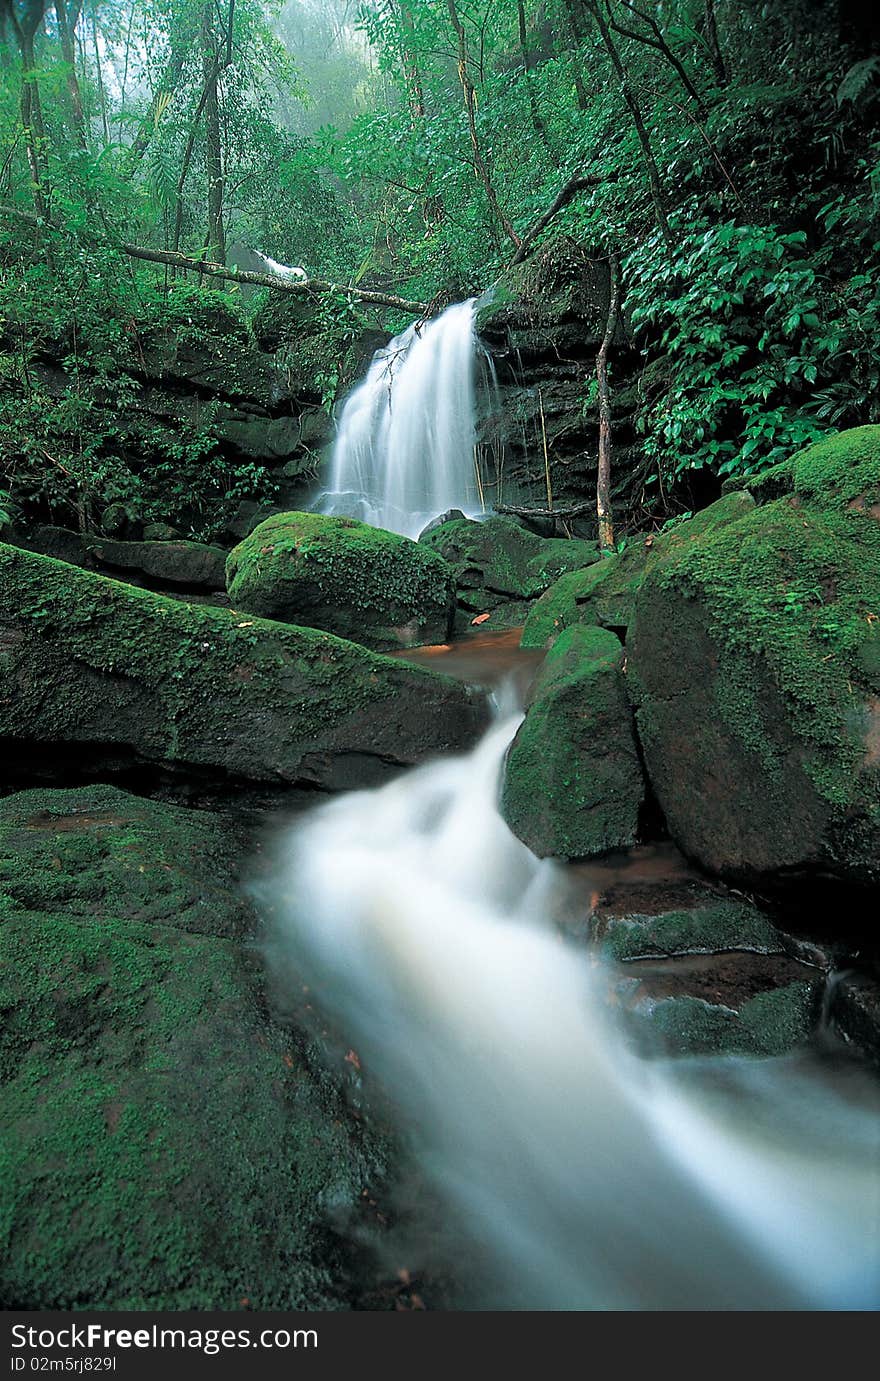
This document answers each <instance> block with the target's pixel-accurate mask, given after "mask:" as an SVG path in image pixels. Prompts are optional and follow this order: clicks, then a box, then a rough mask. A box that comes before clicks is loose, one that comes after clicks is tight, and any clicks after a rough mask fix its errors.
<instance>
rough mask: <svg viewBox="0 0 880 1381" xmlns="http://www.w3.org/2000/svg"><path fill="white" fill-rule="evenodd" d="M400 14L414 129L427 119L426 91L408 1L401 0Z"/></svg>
mask: <svg viewBox="0 0 880 1381" xmlns="http://www.w3.org/2000/svg"><path fill="white" fill-rule="evenodd" d="M398 12H399V14H400V27H401V29H402V31H403V76H404V80H405V82H406V90H407V100H408V102H409V113H410V119H411V120H412V124H413V127H415V126H417V125H418V124H419V123H420V122H421V121H422V120H424V118H425V91H424V87H423V85H422V74H421V72H420V71H419V63H418V58H417V57H416V49H415V43H414V38H415V24H414V22H413V16H412V6H411V5H410V4H408V3H407V2H406V0H400V3H399V5H398Z"/></svg>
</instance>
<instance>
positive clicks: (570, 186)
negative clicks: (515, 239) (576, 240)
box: [510, 173, 620, 267]
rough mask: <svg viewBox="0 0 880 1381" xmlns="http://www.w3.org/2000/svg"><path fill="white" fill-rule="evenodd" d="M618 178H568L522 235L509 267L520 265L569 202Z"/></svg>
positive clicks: (606, 176)
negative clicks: (592, 188) (538, 238)
mask: <svg viewBox="0 0 880 1381" xmlns="http://www.w3.org/2000/svg"><path fill="white" fill-rule="evenodd" d="M619 176H620V175H619V173H608V174H606V175H605V176H604V177H598V176H592V177H583V176H582V175H581V174H580V173H576V174H575V176H574V177H572V178H569V180H568V182H566V184H565V186H564V187H562V188H560V190H559V192H558V193H557V195H556V200H555V201H554V202H553V205H552V206H550V207H548V208H547V210H546V211H545V212H544V213H543V215H541V216H539V217H538V219H537V220H536V221H535V222H534V224H533V225H531V226H530V227H529V229H528V230H527V231H526V233H525V234H524V235H523V237H522V240H521V241H520V244H519V248H518V249H517V251H516V253H515V254H514V256H513V258H512V259H511V261H510V263H511V267H512V266H513V265H514V264H520V263H522V261H523V259H525V257H526V255H527V254H528V253H529V251H530V250H531V248H532V245H533V244H534V242H535V240H536V239H537V237H538V236H539V235H540V234H541V232H542V230H545V229H546V228H547V226H548V225H549V224H550V222H551V221H552V219H553V217H554V216H556V215H558V214H559V212H560V211H562V210H563V209H564V208H565V207H566V206H568V204H569V202H571V201H574V199H575V197H576V196H577V195H578V193H579V192H586V191H587V190H588V189H589V188H590V187H599V186H601V185H602V183H603V182H616V181H617V179H618V177H619Z"/></svg>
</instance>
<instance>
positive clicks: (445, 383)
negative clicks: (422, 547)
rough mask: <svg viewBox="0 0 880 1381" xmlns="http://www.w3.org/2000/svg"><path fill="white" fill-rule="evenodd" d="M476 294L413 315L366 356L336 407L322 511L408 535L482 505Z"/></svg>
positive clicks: (473, 511)
mask: <svg viewBox="0 0 880 1381" xmlns="http://www.w3.org/2000/svg"><path fill="white" fill-rule="evenodd" d="M475 301H476V299H474V298H471V299H470V300H469V301H467V302H460V303H458V304H457V305H455V306H454V307H449V308H448V309H447V310H446V311H445V312H443V314H442V315H441V316H439V317H436V318H435V319H434V320H433V321H428V322H425V323H415V324H414V325H412V326H410V327H408V328H407V330H405V331H404V332H403V333H402V334H401V335H399V336H396V337H395V338H394V340H392V341H391V343H390V345H388V346H386V347H385V349H384V350H379V351H377V352H376V354H375V355H374V356H373V360H372V363H371V365H370V368H369V370H368V371H367V375H366V378H365V379H364V380H363V382H362V383H360V384H359V385H358V386H357V388H355V390H354V391H353V392H352V393H351V394H350V395H349V397H348V398H347V400H346V402H345V404H344V406H343V408H342V411H341V413H340V415H339V421H338V428H337V435H336V443H335V445H334V448H333V456H332V460H331V465H330V478H329V483H328V487H327V490H326V492H325V493H324V494H323V495H322V496H321V498H320V499H319V501H318V503H317V508H318V510H319V511H320V512H322V513H330V514H337V515H344V516H347V517H351V518H360V519H361V520H362V521H363V522H366V523H370V524H371V525H372V526H373V527H383V528H387V529H389V530H390V531H391V532H400V533H402V534H403V535H404V536H406V537H417V536H418V535H419V533H420V532H421V530H422V528H423V527H425V525H426V524H427V523H428V522H429V521H430V520H431V519H432V518H435V517H436V516H437V515H438V514H440V513H444V512H445V511H446V510H447V509H450V508H460V509H462V510H463V511H464V512H465V513H469V514H474V513H478V512H480V509H481V503H480V494H479V489H478V485H477V482H476V476H475V459H474V456H475V446H476V382H477V377H476V376H477V370H478V366H479V363H480V361H481V360H484V359H485V356H484V355H483V353H482V351H481V350H480V348H479V345H478V342H477V337H476V331H475V328H474V304H475Z"/></svg>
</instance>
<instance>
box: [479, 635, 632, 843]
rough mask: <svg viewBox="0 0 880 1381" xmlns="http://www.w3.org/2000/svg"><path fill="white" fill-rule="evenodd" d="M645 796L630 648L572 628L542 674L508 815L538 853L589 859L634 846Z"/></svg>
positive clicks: (516, 759) (525, 726) (506, 789)
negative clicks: (627, 671)
mask: <svg viewBox="0 0 880 1381" xmlns="http://www.w3.org/2000/svg"><path fill="white" fill-rule="evenodd" d="M643 797H644V782H643V779H642V772H641V767H640V764H639V752H638V746H637V744H636V741H635V736H634V733H633V723H632V713H631V710H630V707H629V701H628V699H627V694H626V687H625V685H624V679H623V648H622V647H621V645H620V643H619V642H618V640H617V638H615V637H614V635H613V634H612V633H608V632H606V631H605V630H604V629H601V628H570V629H569V630H568V631H567V632H566V633H564V634H563V635H562V636H561V637H560V638H559V639H558V641H557V642H556V643H555V645H554V646H553V648H552V649H551V651H550V652H549V653H548V655H547V658H546V660H545V662H544V664H543V666H542V667H541V670H540V671H539V673H538V676H537V678H536V681H535V685H534V689H533V692H532V697H531V703H530V704H529V708H528V711H527V713H526V717H525V720H524V721H523V723H522V725H521V726H520V729H519V731H518V733H517V735H516V738H515V739H514V741H513V744H512V745H511V748H510V752H509V755H508V759H507V765H506V768H505V773H504V784H503V788H502V793H501V812H502V814H503V816H504V818H505V820H506V821H507V823H508V825H509V826H510V828H511V829H512V830H513V832H514V834H516V835H517V836H518V837H519V838H520V839H522V840H523V842H524V843H525V844H527V845H528V846H529V848H530V849H532V850H533V852H534V853H536V854H538V856H539V857H541V858H545V857H547V856H548V855H552V856H554V857H561V858H585V857H589V856H592V855H596V854H603V853H608V852H609V851H610V850H612V849H623V848H626V847H628V846H629V845H630V844H633V843H634V842H635V838H636V833H637V830H638V822H639V810H640V807H641V805H642V801H643Z"/></svg>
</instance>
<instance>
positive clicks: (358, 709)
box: [0, 546, 485, 789]
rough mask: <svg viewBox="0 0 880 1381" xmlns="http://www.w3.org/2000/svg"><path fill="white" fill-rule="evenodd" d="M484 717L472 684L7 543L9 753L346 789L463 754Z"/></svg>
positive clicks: (2, 570) (3, 694)
mask: <svg viewBox="0 0 880 1381" xmlns="http://www.w3.org/2000/svg"><path fill="white" fill-rule="evenodd" d="M484 715H485V711H484V708H483V705H482V703H481V701H480V700H479V699H478V698H476V697H474V696H472V695H471V693H470V692H469V691H468V690H467V689H466V688H465V687H463V686H460V685H458V684H456V683H455V682H453V681H450V680H448V679H447V678H445V677H442V676H438V675H435V674H434V673H433V672H430V671H426V670H423V669H421V668H416V667H409V666H407V665H405V664H403V663H401V662H392V661H390V660H389V659H387V658H383V657H378V656H376V655H375V654H374V653H371V652H368V651H367V650H366V649H365V648H363V647H359V646H357V645H355V644H354V643H348V642H344V641H343V640H342V639H339V638H334V637H331V636H330V635H329V634H326V633H321V632H317V631H315V630H313V629H308V628H293V627H289V626H286V625H283V624H279V623H270V622H267V621H264V620H261V619H258V618H255V617H249V616H247V615H243V614H242V613H241V612H233V611H231V610H226V609H214V608H208V607H204V606H193V605H190V604H185V603H181V602H178V601H175V600H171V599H167V598H165V597H163V596H162V595H159V594H155V593H153V592H151V591H147V590H140V589H135V588H134V587H131V586H128V585H124V584H122V583H120V582H118V581H113V580H108V579H106V578H105V577H104V576H100V575H96V574H94V573H92V572H90V571H82V570H79V569H77V568H76V567H74V566H70V565H68V564H66V563H65V562H60V561H53V560H51V559H50V558H48V557H43V556H36V555H34V554H32V553H30V552H25V551H22V550H20V549H19V548H15V547H9V546H0V739H4V740H5V741H6V743H5V748H6V752H7V754H8V755H11V754H13V753H16V754H18V755H19V756H20V755H22V754H25V753H30V752H34V751H36V748H37V746H38V745H41V746H42V749H41V751H44V752H45V751H47V745H59V746H63V747H67V748H76V749H77V750H78V751H80V752H81V754H82V755H83V756H84V757H85V758H89V759H93V760H98V759H99V758H100V756H101V755H102V754H107V753H109V752H110V751H111V750H112V752H113V754H114V755H115V756H119V755H126V754H127V755H128V757H129V758H130V759H131V760H132V761H135V762H138V763H151V764H153V765H154V767H156V768H159V767H161V768H162V769H163V770H169V771H173V772H176V773H183V772H186V773H192V772H202V773H203V774H206V775H208V776H213V777H216V778H217V779H230V778H231V779H232V780H236V779H237V780H239V781H240V780H242V779H244V780H248V781H256V782H263V783H274V784H275V785H277V786H279V787H281V786H284V785H288V786H289V785H294V784H299V785H314V786H322V787H328V788H332V789H335V788H342V787H347V786H352V785H365V784H368V783H372V782H375V781H377V780H379V779H380V778H381V777H382V776H384V775H385V774H386V773H387V772H388V771H389V770H392V769H393V768H395V767H400V766H404V765H407V764H409V763H412V762H415V761H419V760H420V759H421V758H423V757H425V756H427V755H432V754H435V753H438V752H442V751H443V750H444V749H446V748H452V747H463V746H465V745H466V744H467V743H469V742H472V741H473V739H474V736H475V735H476V733H477V732H478V731H479V728H480V727H481V726H482V724H483V722H484Z"/></svg>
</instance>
